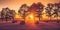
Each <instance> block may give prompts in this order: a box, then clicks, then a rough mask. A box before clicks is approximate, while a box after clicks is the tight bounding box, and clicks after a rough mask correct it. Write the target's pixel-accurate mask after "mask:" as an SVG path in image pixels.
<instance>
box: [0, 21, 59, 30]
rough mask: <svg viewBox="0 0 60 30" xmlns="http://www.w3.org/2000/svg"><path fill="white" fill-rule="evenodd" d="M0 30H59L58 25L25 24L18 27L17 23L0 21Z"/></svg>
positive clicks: (43, 23)
mask: <svg viewBox="0 0 60 30" xmlns="http://www.w3.org/2000/svg"><path fill="white" fill-rule="evenodd" d="M0 30H60V23H56V22H48V23H47V22H40V23H39V24H35V23H26V24H25V25H20V23H19V22H17V23H11V22H6V21H3V22H2V21H0Z"/></svg>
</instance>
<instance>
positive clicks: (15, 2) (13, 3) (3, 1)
mask: <svg viewBox="0 0 60 30" xmlns="http://www.w3.org/2000/svg"><path fill="white" fill-rule="evenodd" d="M37 2H41V3H42V4H44V5H45V6H46V5H47V4H48V3H58V2H59V0H0V11H1V9H2V8H5V7H9V8H10V9H14V10H15V11H16V12H17V11H18V9H19V7H20V6H21V5H22V4H27V5H28V6H30V5H31V4H32V3H37Z"/></svg>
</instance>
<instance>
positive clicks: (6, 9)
mask: <svg viewBox="0 0 60 30" xmlns="http://www.w3.org/2000/svg"><path fill="white" fill-rule="evenodd" d="M9 10H10V9H9V8H8V7H7V8H3V9H2V11H1V19H2V21H3V20H5V19H6V15H7V11H9ZM6 21H7V19H6Z"/></svg>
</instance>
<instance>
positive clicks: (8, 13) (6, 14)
mask: <svg viewBox="0 0 60 30" xmlns="http://www.w3.org/2000/svg"><path fill="white" fill-rule="evenodd" d="M15 13H16V12H15V11H14V10H10V9H9V8H8V7H7V8H3V9H2V11H1V19H2V21H3V20H6V21H8V19H10V18H12V19H14V17H15Z"/></svg>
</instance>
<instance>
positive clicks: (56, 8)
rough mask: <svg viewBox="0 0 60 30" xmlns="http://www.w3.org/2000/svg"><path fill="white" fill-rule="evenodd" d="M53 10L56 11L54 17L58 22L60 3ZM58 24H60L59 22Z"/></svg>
mask: <svg viewBox="0 0 60 30" xmlns="http://www.w3.org/2000/svg"><path fill="white" fill-rule="evenodd" d="M53 10H54V12H53V15H54V17H57V20H58V17H59V13H60V3H55V4H54V9H53ZM57 22H58V23H59V21H57Z"/></svg>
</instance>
